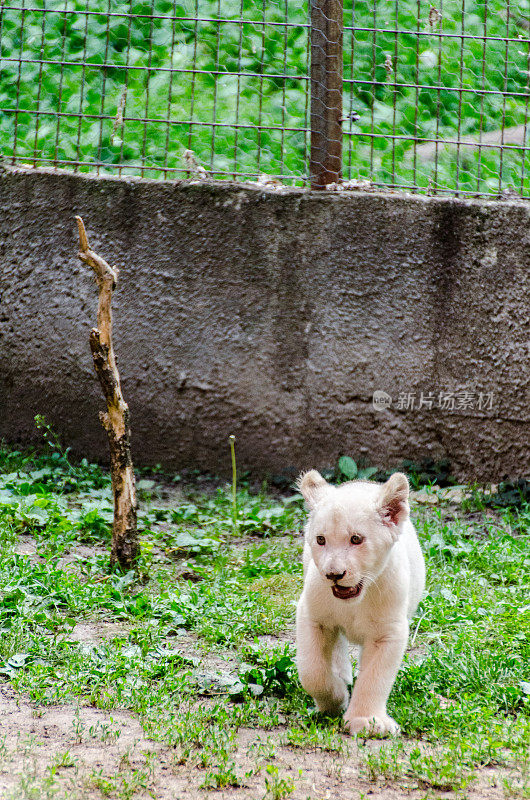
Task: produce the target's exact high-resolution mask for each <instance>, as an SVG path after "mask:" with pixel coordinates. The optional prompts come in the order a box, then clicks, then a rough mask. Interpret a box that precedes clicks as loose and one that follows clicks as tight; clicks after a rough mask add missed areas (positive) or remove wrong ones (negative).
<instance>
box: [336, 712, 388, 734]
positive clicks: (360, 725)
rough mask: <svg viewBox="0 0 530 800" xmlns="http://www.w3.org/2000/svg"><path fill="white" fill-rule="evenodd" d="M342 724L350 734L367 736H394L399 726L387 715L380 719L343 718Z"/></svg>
mask: <svg viewBox="0 0 530 800" xmlns="http://www.w3.org/2000/svg"><path fill="white" fill-rule="evenodd" d="M344 722H345V724H346V728H347V730H349V732H350V733H351V734H355V733H361V732H364V733H365V735H367V736H396V735H397V734H398V733H399V725H398V724H397V722H396V721H395V720H394V719H392V717H389V716H388V714H385V715H384V716H381V717H376V716H373V717H351V718H350V719H349V718H347V717H344Z"/></svg>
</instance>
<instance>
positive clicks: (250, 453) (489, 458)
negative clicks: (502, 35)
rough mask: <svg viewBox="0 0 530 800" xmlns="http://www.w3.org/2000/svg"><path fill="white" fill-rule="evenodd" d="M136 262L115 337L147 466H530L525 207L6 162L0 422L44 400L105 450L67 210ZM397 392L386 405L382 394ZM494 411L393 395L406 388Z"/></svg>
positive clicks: (0, 218)
mask: <svg viewBox="0 0 530 800" xmlns="http://www.w3.org/2000/svg"><path fill="white" fill-rule="evenodd" d="M75 214H81V215H82V216H83V218H84V220H85V224H86V226H87V230H88V233H89V236H90V241H91V243H92V246H94V247H95V248H96V249H97V250H98V252H100V254H101V255H102V256H104V257H105V258H106V259H107V260H108V261H109V262H110V263H111V264H112V263H117V264H118V265H120V266H121V277H120V282H119V286H118V290H117V292H116V294H115V298H114V311H115V345H116V350H117V353H118V355H119V366H120V371H121V375H122V380H123V390H124V396H125V398H126V399H127V401H128V402H129V405H130V408H131V413H132V426H133V445H134V454H135V458H136V462H137V463H144V464H148V463H152V464H154V463H157V462H161V463H162V464H164V465H167V466H174V467H180V466H183V465H187V466H199V467H202V468H206V469H208V470H212V471H214V470H215V471H223V470H227V468H228V467H229V450H228V435H229V434H230V433H235V434H236V436H237V438H238V457H239V464H240V466H241V467H251V468H254V469H256V470H259V471H272V472H277V471H279V470H282V469H285V468H286V467H293V468H295V469H299V468H304V467H310V466H324V465H329V464H332V463H334V462H335V460H336V458H337V456H339V455H340V454H342V453H348V454H351V455H353V456H354V457H358V456H361V455H364V456H365V457H366V458H367V459H368V460H369V461H370V463H374V464H381V465H383V464H384V465H392V464H397V463H399V462H400V461H401V459H402V458H415V459H418V458H421V457H423V456H426V455H431V456H434V457H436V458H438V457H442V456H448V457H449V458H450V459H451V461H452V462H453V464H454V469H455V471H456V473H457V474H459V475H461V476H462V477H466V478H477V479H494V480H497V479H499V478H501V477H503V476H505V475H511V476H516V475H522V474H525V473H526V474H527V473H528V471H529V469H530V453H529V448H528V422H529V417H530V412H529V399H530V398H529V386H528V366H527V365H528V357H529V346H530V317H529V306H528V289H529V266H530V225H529V222H530V205H529V204H526V203H523V202H506V201H505V202H500V203H496V202H491V201H490V202H481V201H471V200H468V201H464V200H456V199H426V198H422V197H411V196H406V195H398V194H396V195H383V194H375V193H374V194H366V193H341V194H331V193H322V194H315V193H308V192H305V191H302V190H289V191H286V193H284V194H282V193H278V192H275V191H272V190H271V191H269V190H266V189H263V188H257V187H248V186H247V187H243V186H237V185H227V184H219V183H217V184H215V185H211V184H207V183H202V184H196V185H190V184H186V183H169V182H166V183H157V182H150V181H141V180H137V179H136V180H133V179H128V180H125V179H124V180H119V179H114V178H104V179H97V178H91V177H86V176H76V175H73V174H57V173H51V172H50V173H46V172H43V171H35V170H27V171H21V170H19V171H15V170H4V171H3V172H1V173H0V263H1V271H0V288H1V311H0V315H1V316H0V358H1V374H0V401H1V417H0V436H3V437H4V438H5V439H7V440H8V441H10V442H21V443H28V442H30V441H32V440H35V438H36V436H37V434H36V433H35V430H34V424H33V417H34V415H35V414H36V413H41V414H45V415H46V417H47V418H48V419H49V420H50V422H51V423H52V424H53V426H54V427H55V428H56V429H57V430H58V431H59V433H60V434H61V435H62V437H63V438H64V440H65V441H66V442H67V443H68V444H69V445H71V446H72V447H73V449H74V451H75V452H76V453H78V454H85V455H87V456H88V457H90V458H94V457H96V458H98V457H99V458H106V442H105V438H104V435H103V432H102V430H101V429H100V425H99V421H98V418H97V410H98V408H101V407H102V403H103V401H102V397H101V396H100V389H99V386H98V384H97V382H96V379H95V376H94V373H93V368H92V364H91V357H90V352H89V347H88V331H89V329H90V327H91V326H92V324H93V323H94V319H95V312H96V290H95V286H94V285H93V283H92V278H91V276H90V274H89V272H88V270H87V269H86V268H85V267H84V266H82V265H81V264H80V263H79V262H78V261H77V258H76V252H77V238H76V237H77V234H76V226H75V221H74V215H75ZM376 389H381V390H385V391H386V392H388V393H389V394H390V395H391V397H392V399H393V406H392V407H391V408H390V409H385V410H383V411H375V410H374V409H373V407H372V393H373V391H374V390H376ZM458 390H468V391H469V392H472V393H473V397H474V404H475V405H476V404H477V401H478V393H479V392H484V393H488V392H493V407H492V409H486V410H479V409H477V408H461V409H456V408H455V409H454V410H452V411H451V410H442V409H439V408H437V407H436V405H437V404H436V403H435V404H434V407H433V408H431V409H429V408H428V407H426V406H424V407H423V408H422V409H420V410H399V409H397V408H396V401H397V399H398V396H399V394H400V393H402V392H404V393H412V394H414V393H415V395H416V404H417V402H418V400H419V396H420V392H421V391H423V392H424V394H425V395H426V394H427V393H433V395H434V396H435V397H436V400H437V398H438V394H439V392H455V391H458Z"/></svg>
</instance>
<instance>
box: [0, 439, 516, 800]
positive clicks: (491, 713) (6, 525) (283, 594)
mask: <svg viewBox="0 0 530 800" xmlns="http://www.w3.org/2000/svg"><path fill="white" fill-rule="evenodd" d="M0 470H1V471H0V630H1V634H2V635H1V637H0V680H1V681H3V682H5V683H9V684H10V685H11V687H12V688H13V690H14V691H16V692H17V693H20V695H21V696H23V697H27V698H29V699H30V701H31V703H32V704H34V707H35V708H36V709H37V710H38V709H39V708H41V709H46V707H49V706H51V705H54V704H58V703H59V704H66V705H67V706H70V707H71V708H79V712H77V715H75V716H74V721H73V731H72V737H73V738H72V742H73V744H72V746H71V747H69V749H66V750H65V749H64V748H63V750H62V751H60V752H59V751H58V752H57V753H56V754H55V756H54V760H53V759H52V760H51V761H50V765H49V769H48V772H47V774H46V777H45V778H43V777H42V775H41V777H40V778H39V777H38V775H37V773H36V772H35V774H33V773H32V772H31V770H29V771H28V772H27V774H26V775H25V777H24V780H25V781H26V783H27V786H26V789H24V791H25V792H26V794H25V795H23V794H22V789H20V792H21V794H20V795H19V796H28V797H29V796H48V795H49V796H50V797H51V796H54V791H55V789H54V786H56V783H54V782H56V781H57V780H58V779H59V778H58V776H60V775H61V774H68V769H70V774H71V772H72V770H73V769H74V765H76V764H77V761H76V758H75V753H74V752H71V751H72V750H74V749H75V744H76V742H77V743H79V742H83V741H85V742H86V741H92V740H93V741H98V742H102V743H105V744H106V745H109V746H110V744H112V743H115V744H116V746H117V745H118V744H119V743H120V742H121V738H123V737H121V738H120V725H119V724H117V723H115V722H113V721H112V720H110V721H106V722H105V721H101V722H97V723H91V724H89V723H87V722H85V721H84V718H83V715H82V711H83V709H86V708H93V709H95V710H97V709H101V710H103V711H104V712H105V713H108V714H110V715H111V716H112V714H113V713H116V711H117V710H119V711H121V712H122V711H123V710H128V711H129V712H131V713H133V714H134V715H135V716H136V717H137V719H138V720H139V721H140V723H141V725H142V727H143V730H144V732H145V735H146V736H147V737H149V739H150V740H152V741H153V742H155V743H158V745H157V746H160V747H164V748H170V749H171V750H170V752H171V753H172V759H173V763H174V765H175V767H174V768H175V769H176V770H182V769H193V770H198V771H199V773H200V775H201V781H200V783H201V785H202V787H203V789H201V790H200V791H204V792H206V791H208V790H209V789H218V790H224V789H226V788H227V787H230V786H240V787H245V786H249V785H250V784H252V782H253V781H258V783H259V786H261V788H260V789H259V792H260V794H259V795H249V796H260V797H262V796H266V797H270V798H281V797H289V796H291V794H292V793H293V792H295V791H296V786H297V785H298V783H299V781H300V780H301V779H302V778H301V775H300V774H298V773H297V772H296V771H295V772H294V773H293V772H289V773H286V772H285V771H283V770H282V768H281V764H282V762H281V759H280V760H278V753H279V752H280V751H281V752H284V753H285V752H293V753H295V754H296V753H298V754H304V753H311V752H313V753H314V752H318V753H322V754H326V753H331V754H334V759H335V762H336V767H335V768H336V771H337V772H336V775H338V774H339V772H340V769H341V768H342V767H341V765H343V764H347V762H348V759H351V758H352V757H357V758H358V760H359V761H360V765H361V772H362V780H363V781H365V782H366V784H367V785H369V783H378V782H380V781H385V782H387V783H390V784H391V785H395V786H396V787H398V786H409V787H412V788H414V787H415V788H417V789H419V790H422V791H423V790H425V791H434V792H450V793H452V795H451V796H455V797H457V796H458V797H460V796H465V794H466V792H467V791H468V787H472V786H473V785H474V782H476V781H477V780H479V779H480V777H481V775H483V771H484V770H485V769H488V770H496V771H498V772H499V775H500V777H499V781H502V782H503V785H504V791H505V794H506V795H507V796H515V797H525V796H526V797H527V796H528V791H529V783H528V768H529V755H528V754H529V752H530V719H529V717H530V673H529V666H528V665H529V663H530V604H529V601H528V597H529V591H528V589H529V587H528V575H529V567H530V549H529V546H528V545H529V526H530V512H529V510H528V508H527V507H526V506H525V505H524V504H523V506H522V508H521V509H519V510H514V509H513V508H507V509H502V510H500V511H498V512H497V513H496V514H495V515H494V516H492V514H491V512H490V514H489V515H487V516H486V514H485V512H484V517H481V518H480V520H479V521H478V522H477V513H479V514H482V513H483V512H477V511H473V512H472V514H470V515H469V516H468V515H467V513H466V512H465V511H461V512H459V513H458V514H457V518H456V520H454V519H453V520H452V521H451V522H450V523H448V522H447V520H446V509H444V507H443V506H442V507H438V508H437V509H435V510H433V509H427V510H420V509H418V510H416V511H415V512H414V513H415V521H416V525H417V529H418V533H419V536H420V539H421V543H422V547H423V550H424V552H425V555H426V559H427V565H428V581H427V593H426V596H425V598H424V600H423V602H422V604H421V607H420V610H419V612H418V615H417V617H416V618H415V620H414V622H413V625H412V631H413V634H414V635H413V639H414V641H413V645H412V646H411V647H410V648H409V652H408V654H407V656H406V657H405V660H404V663H403V665H402V668H401V670H400V672H399V675H398V679H397V682H396V685H395V687H394V690H393V692H392V695H391V699H390V707H389V712H390V713H391V714H392V715H393V716H394V717H395V718H396V719H397V721H398V722H399V724H400V725H401V728H402V731H403V734H404V735H403V737H402V738H401V739H399V740H395V741H391V742H384V743H374V742H366V741H364V740H361V739H359V740H357V742H355V740H353V739H350V738H349V737H346V736H345V735H344V734H343V733H342V731H341V729H340V721H338V720H331V719H326V718H321V717H320V716H319V715H317V714H316V712H315V709H314V707H313V705H312V701H311V699H310V698H309V697H308V696H307V695H306V694H305V693H304V692H303V690H302V689H301V687H300V685H299V684H298V679H297V675H296V669H295V665H294V644H293V619H294V605H295V603H296V600H297V597H298V594H299V592H300V589H301V585H302V574H301V565H300V558H299V556H300V551H301V540H300V537H299V536H298V531H299V530H300V528H301V525H302V523H303V519H304V511H303V508H302V506H301V504H300V502H299V501H297V500H295V501H294V502H293V501H290V502H289V501H287V500H286V499H282V498H279V497H278V496H273V495H271V494H269V493H268V492H267V491H266V489H263V490H262V491H261V493H260V494H257V495H256V494H252V493H251V491H250V490H249V488H248V487H246V486H243V487H242V488H240V490H239V491H238V493H237V511H238V526H237V528H236V529H234V524H233V523H234V518H233V496H232V492H231V487H229V486H226V487H225V486H223V485H220V486H219V487H218V488H217V489H215V490H212V491H211V492H209V493H208V494H202V493H200V492H198V491H197V489H196V488H195V487H194V486H193V484H185V485H183V487H182V488H181V489H179V492H178V493H176V492H175V489H174V488H172V487H174V486H175V484H174V483H170V482H169V479H166V480H165V481H162V480H161V479H160V478H158V479H157V480H156V481H155V480H154V479H151V478H148V477H146V476H144V477H143V478H142V479H141V481H140V485H142V481H143V487H144V488H143V489H142V493H143V502H142V505H141V510H140V514H139V520H140V526H141V539H142V557H141V562H140V566H139V572H138V573H137V574H135V573H132V572H130V573H127V574H126V575H123V574H120V573H118V572H111V571H109V568H108V547H109V521H110V510H111V505H110V495H109V486H110V485H109V478H108V475H107V474H106V473H105V472H103V471H102V470H101V469H100V468H99V467H97V466H94V465H91V464H88V463H87V462H81V463H80V464H72V463H70V462H69V461H68V459H67V458H66V457H65V456H64V454H62V453H61V451H60V450H59V449H58V448H57V447H54V446H53V443H52V452H51V454H50V453H48V454H47V455H38V454H34V453H21V452H17V451H12V450H9V449H4V450H3V451H1V453H0ZM177 485H180V484H177ZM168 492H170V493H171V497H172V498H173V500H172V501H171V502H169V501H168V496H167V493H168ZM164 497H165V499H164ZM27 550H30V551H32V552H33V551H34V552H33V555H31V554H30V555H24V554H23V553H24V552H25V551H27ZM109 622H112V623H118V628H117V630H115V631H114V633H113V635H112V636H111V637H110V638H104V637H102V638H100V639H95V640H89V641H79V640H78V639H76V637H75V636H74V631H75V630H76V628H77V626H79V625H83V624H84V625H92V626H93V627H94V629H96V630H97V629H98V626H100V627H102V628H103V627H104V626H105V625H106V624H108V623H109ZM246 730H251V731H254V732H255V733H256V734H257V735H259V737H260V738H259V739H257V740H256V741H254V742H253V743H252V744H249V745H248V748H247V751H246V755H245V759H244V761H243V762H242V760H241V759H242V756H241V752H240V751H241V741H240V738H239V737H240V735H241V732H242V731H246ZM267 737H273V738H267ZM30 751H31V748H30ZM0 755H2V754H0ZM297 757H298V756H297ZM28 758H29V756H28ZM131 758H132V756H131ZM131 764H132V766H131V765H129V766H128V765H123V764H122V767H121V768H120V770H118V772H116V773H112V774H108V773H107V772H105V770H103V771H102V772H101V771H100V772H98V771H97V770H96V771H95V772H94V773H93V774H91V775H90V776H88V777H87V776H86V775H85V778H83V780H86V781H87V783H86V786H87V787H88V788H87V789H86V791H87V792H89V791H90V792H96V795H95V796H103V797H105V796H109V797H124V798H125V797H131V798H132V797H140V796H142V797H143V796H144V795H145V796H147V795H146V794H145V793H148V792H153V791H155V789H154V788H153V786H155V778H154V772H153V770H154V767H153V764H152V759H151V760H150V757H149V756H147V757H146V758H144V760H143V761H142V762H141V763H140V762H136V761H134V760H133V761H131ZM76 768H77V767H76ZM32 775H33V777H32ZM32 781H33V783H32ZM43 781H44V782H43ZM252 785H257V784H252ZM198 791H199V790H198ZM252 791H254V790H252ZM32 792H33V795H32V794H31V793H32ZM39 792H40V793H41V794H40V795H39ZM98 792H99V794H97V793H98ZM46 793H48V795H47V794H46ZM142 793H143V794H142ZM87 796H90V795H89V794H87ZM155 796H156V795H155Z"/></svg>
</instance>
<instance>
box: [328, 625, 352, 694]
mask: <svg viewBox="0 0 530 800" xmlns="http://www.w3.org/2000/svg"><path fill="white" fill-rule="evenodd" d="M331 668H332V670H333V672H334V673H335V675H338V676H339V678H342V680H343V681H344V683H345V684H346V686H351V685H352V684H353V671H352V664H351V658H350V651H349V649H348V640H347V639H346V637H345V636H343V635H342V634H341V633H340V634H339V635H338V636H337V642H336V644H335V647H334V648H333V655H332V656H331Z"/></svg>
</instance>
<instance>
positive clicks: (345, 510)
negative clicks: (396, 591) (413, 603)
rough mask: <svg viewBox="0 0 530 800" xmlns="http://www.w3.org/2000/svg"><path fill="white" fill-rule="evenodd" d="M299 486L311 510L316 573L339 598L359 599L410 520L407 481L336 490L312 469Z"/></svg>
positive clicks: (402, 477)
mask: <svg viewBox="0 0 530 800" xmlns="http://www.w3.org/2000/svg"><path fill="white" fill-rule="evenodd" d="M299 487H300V491H301V492H302V494H303V496H304V498H305V500H306V502H307V504H308V506H309V509H310V511H311V513H310V516H309V520H308V524H307V528H306V541H307V543H308V545H309V547H310V550H311V556H312V558H313V561H314V562H315V565H316V567H317V569H318V570H319V572H320V574H321V576H322V577H323V578H324V579H325V580H326V581H327V582H328V583H329V586H330V591H332V592H333V594H334V595H335V597H338V598H339V599H342V600H351V599H353V598H356V597H360V596H361V595H362V592H363V589H364V588H365V587H366V586H368V585H369V584H370V583H372V582H373V581H374V580H375V579H376V578H377V576H378V575H379V573H380V572H381V571H382V570H383V568H384V566H385V563H386V560H387V558H388V555H389V553H390V549H391V547H392V545H393V544H394V542H395V541H396V539H397V537H398V536H399V533H400V532H401V529H402V527H403V523H404V522H405V520H406V519H407V518H408V514H409V507H408V493H409V485H408V481H407V478H406V477H405V475H403V474H401V473H396V474H394V475H392V477H391V478H390V479H389V480H388V481H387V482H386V483H385V484H383V485H379V484H374V483H369V482H364V481H353V482H351V483H345V484H342V486H339V487H334V486H330V485H329V484H328V483H327V482H326V481H325V480H324V478H323V477H322V476H321V475H320V474H319V473H318V472H316V471H315V470H311V472H308V473H306V474H305V475H303V476H302V477H301V479H300V481H299Z"/></svg>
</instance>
